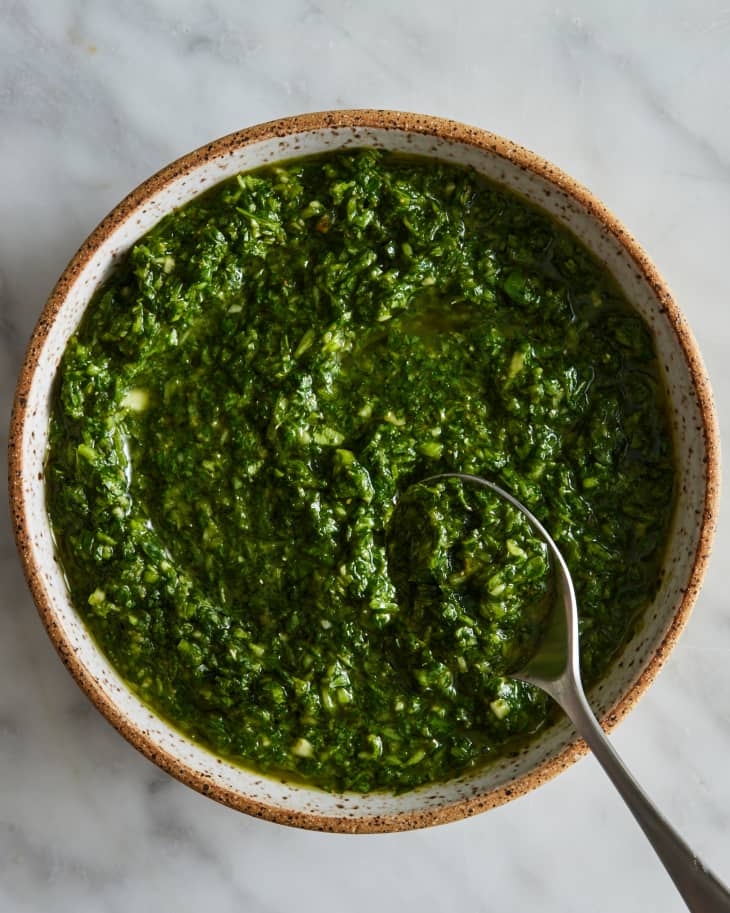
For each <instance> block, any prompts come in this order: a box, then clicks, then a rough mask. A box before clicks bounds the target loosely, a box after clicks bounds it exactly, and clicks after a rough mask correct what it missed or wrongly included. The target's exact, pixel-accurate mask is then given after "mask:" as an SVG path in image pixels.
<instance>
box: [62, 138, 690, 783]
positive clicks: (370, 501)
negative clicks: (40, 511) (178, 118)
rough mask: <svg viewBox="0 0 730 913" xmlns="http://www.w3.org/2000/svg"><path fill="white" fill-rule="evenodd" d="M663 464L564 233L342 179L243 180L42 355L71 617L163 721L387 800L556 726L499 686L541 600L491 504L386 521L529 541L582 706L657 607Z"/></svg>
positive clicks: (131, 257) (632, 364)
mask: <svg viewBox="0 0 730 913" xmlns="http://www.w3.org/2000/svg"><path fill="white" fill-rule="evenodd" d="M672 448H673V445H672V437H671V432H670V428H669V421H668V417H667V412H666V408H665V404H664V399H663V392H662V387H661V383H660V380H659V375H658V371H657V368H656V357H655V353H654V349H653V343H652V338H651V336H650V333H649V331H648V330H647V328H646V326H645V325H644V323H643V322H642V320H641V319H640V318H639V317H638V316H637V314H636V313H634V312H633V311H632V310H631V309H630V308H629V306H628V304H627V302H626V301H625V300H624V298H623V297H622V295H621V293H620V292H619V290H618V288H617V286H616V285H615V284H614V282H613V281H612V279H611V278H610V276H609V275H608V274H607V272H606V271H605V269H604V268H603V267H601V266H600V265H599V264H598V263H597V262H596V261H595V260H594V259H593V258H592V256H591V255H590V254H589V253H588V251H587V250H586V249H585V248H584V247H583V246H581V244H579V243H578V242H577V241H576V239H575V238H574V237H573V236H572V235H570V234H568V233H567V232H566V231H564V230H563V229H561V228H560V227H559V226H558V225H557V224H556V223H555V222H554V221H553V220H551V219H550V218H549V217H548V216H547V215H546V214H545V213H543V212H542V211H540V210H538V209H536V208H534V207H532V206H531V205H529V204H528V203H526V202H525V201H523V200H522V199H520V198H517V197H516V196H513V195H511V194H510V193H508V192H506V191H505V190H503V189H500V188H498V187H496V186H493V185H492V184H490V183H487V182H485V181H484V180H482V179H481V178H480V177H478V176H477V175H476V174H475V173H473V172H471V171H469V170H466V169H462V168H460V167H457V166H453V165H449V164H444V163H439V162H436V161H433V160H426V159H416V158H405V157H398V156H395V155H390V154H385V153H382V152H377V151H374V150H368V149H365V150H359V151H356V152H344V153H337V154H334V155H330V156H326V157H320V158H316V159H303V160H299V161H295V162H293V163H289V164H286V165H285V166H283V167H270V168H266V169H263V170H260V171H258V172H255V173H248V174H242V175H239V176H238V177H236V178H234V179H232V180H229V181H226V182H225V183H223V184H220V185H219V186H217V187H215V188H214V189H213V190H212V191H211V192H209V193H207V194H206V195H204V196H202V197H199V198H198V199H196V200H195V201H193V202H192V203H190V204H188V205H187V206H185V207H183V208H182V209H180V210H179V211H177V212H174V213H173V214H171V215H169V216H167V217H166V218H165V219H163V220H162V221H161V222H160V223H159V224H158V225H157V226H156V227H155V228H154V229H153V230H152V231H151V232H150V233H149V234H147V235H146V236H145V237H144V238H142V240H140V241H139V242H138V243H137V244H135V245H134V246H133V247H132V249H131V250H130V251H129V252H128V254H126V255H125V257H124V258H123V260H122V262H121V263H120V264H119V267H118V269H117V270H116V272H115V273H114V274H113V275H112V277H111V278H110V279H109V280H108V281H107V282H106V283H105V285H104V286H103V287H102V288H101V290H100V291H99V292H98V293H97V295H96V296H95V298H94V300H93V301H92V303H91V305H90V306H89V308H88V310H87V313H86V315H85V317H84V319H83V321H82V323H81V325H80V327H79V329H78V331H77V333H76V334H75V335H74V336H73V337H72V338H71V340H70V342H69V344H68V348H67V350H66V352H65V354H64V357H63V361H62V364H61V367H60V370H59V375H58V382H57V386H56V393H55V401H54V406H53V414H52V420H51V438H50V446H49V452H48V457H47V483H48V509H49V513H50V517H51V521H52V524H53V529H54V532H55V536H56V541H57V547H58V551H59V554H60V559H61V561H62V564H63V568H64V571H65V574H66V577H67V580H68V586H69V588H70V592H71V597H72V599H73V602H74V604H75V605H76V607H77V608H78V610H79V612H80V613H81V614H82V616H83V618H84V620H85V622H86V624H87V625H88V627H89V629H90V631H91V632H92V633H93V636H94V637H95V638H96V640H97V641H98V643H99V645H100V646H101V648H102V649H103V650H104V651H105V653H106V654H107V656H108V657H109V659H110V661H111V662H112V663H113V664H114V666H115V667H116V668H117V670H118V671H119V673H120V674H121V675H122V676H123V677H124V678H125V679H126V681H127V682H128V683H129V684H130V686H131V687H132V688H133V689H134V690H135V691H136V692H137V694H139V695H140V697H141V698H142V699H143V700H144V701H146V702H147V703H148V704H149V705H150V706H151V707H153V708H154V709H155V710H156V711H157V712H159V713H160V714H161V715H162V716H163V717H165V718H166V719H168V720H169V721H171V722H172V723H174V724H175V725H176V726H177V727H179V728H180V729H181V730H183V731H184V732H186V733H187V734H189V735H190V736H191V737H192V738H194V739H196V740H198V741H199V742H200V743H201V744H203V745H205V746H207V747H209V748H210V749H211V750H213V751H215V752H217V753H219V754H220V755H222V756H225V757H227V758H230V759H233V760H234V761H237V762H240V763H242V764H244V765H249V766H251V767H254V768H256V769H259V770H262V771H271V772H274V773H276V774H279V775H281V774H284V775H285V776H291V777H295V778H298V779H303V780H306V781H309V782H311V783H314V784H316V785H319V786H321V787H324V788H326V789H334V790H342V789H350V790H360V791H366V790H371V789H389V790H403V789H409V788H412V787H414V786H417V785H418V784H421V783H425V782H430V781H436V780H442V779H446V778H448V777H451V776H454V775H456V774H459V773H460V772H462V771H464V770H466V769H467V768H470V767H473V766H474V765H478V764H481V763H483V762H485V761H486V760H488V759H489V758H491V757H494V756H496V755H498V754H499V753H500V752H504V751H509V750H511V747H510V746H511V745H512V744H513V740H514V739H515V738H518V737H524V736H525V735H527V734H529V733H532V732H534V731H535V730H536V729H537V728H538V727H540V726H541V725H543V724H544V723H545V721H546V720H547V719H548V718H549V715H550V707H549V703H548V700H547V698H545V697H544V696H543V695H542V694H540V693H539V692H537V691H536V690H535V689H533V688H531V687H529V686H527V685H523V684H518V683H515V682H513V681H510V680H508V679H507V678H505V672H506V671H508V670H509V668H510V666H511V664H514V663H515V662H516V661H518V659H519V657H520V656H522V655H523V654H524V652H525V651H526V650H529V648H530V644H531V643H533V644H534V638H535V636H537V633H538V632H539V626H540V622H541V618H542V616H543V615H544V613H545V611H546V606H548V605H549V597H550V574H549V571H548V568H547V563H546V556H545V552H544V550H543V548H542V546H541V545H540V543H539V542H538V541H536V540H535V539H534V538H533V537H532V536H531V535H530V531H529V528H527V527H526V525H525V523H524V521H523V520H521V519H520V516H519V515H518V514H517V513H516V512H515V511H512V510H511V508H508V506H507V505H506V504H504V503H503V502H498V501H497V500H496V499H495V498H494V497H493V496H489V494H488V493H487V492H478V493H477V492H472V493H470V494H469V495H468V496H467V495H466V494H465V493H464V492H463V491H461V490H460V489H459V490H457V489H455V488H454V486H453V485H451V486H450V485H447V484H444V483H441V484H440V485H437V486H434V485H430V486H429V485H427V486H417V487H416V488H415V489H410V491H409V492H408V493H407V494H406V495H405V496H404V499H403V503H402V508H403V509H402V510H400V509H399V510H397V511H396V514H397V516H396V517H394V516H393V512H394V504H395V503H396V502H397V500H398V497H399V495H400V494H402V493H403V492H406V489H408V488H409V486H410V485H411V484H412V483H414V482H417V481H418V480H419V479H423V478H424V477H426V476H429V475H432V474H434V473H437V472H444V471H449V470H456V471H465V472H473V473H477V474H480V475H484V476H487V477H489V478H491V479H494V480H495V481H497V482H499V483H500V484H502V485H503V486H505V487H506V488H508V489H510V490H511V491H512V492H513V493H514V494H515V495H516V496H517V497H519V498H520V499H522V500H523V501H524V502H525V503H526V504H527V505H528V506H529V507H530V508H531V509H532V510H533V511H534V512H535V513H536V514H537V515H538V516H540V518H541V519H542V520H543V522H544V523H545V525H546V526H547V527H548V529H549V530H550V531H551V533H552V534H553V536H554V537H555V539H556V541H557V542H558V545H559V546H560V548H561V549H562V550H563V552H564V554H565V556H566V558H567V561H568V563H569V565H570V567H571V570H572V573H573V576H574V578H575V581H576V587H577V591H578V599H579V604H580V612H581V619H580V623H581V647H582V654H583V663H584V670H585V675H586V678H587V679H588V681H591V680H595V678H596V677H597V676H599V675H600V674H601V673H602V672H603V671H604V670H605V669H606V666H607V664H608V663H609V662H610V660H611V658H612V656H613V655H614V654H615V653H616V651H617V649H618V648H619V647H620V646H621V644H622V641H623V640H624V639H625V637H626V635H627V632H628V631H629V630H630V629H631V626H632V625H633V624H634V623H635V620H636V618H637V616H638V614H639V613H640V612H641V610H642V609H643V608H644V607H645V606H646V604H647V602H648V601H649V600H650V599H651V597H652V595H653V594H654V593H655V591H656V588H657V585H658V575H659V563H660V559H661V555H662V550H663V548H664V544H665V540H666V536H667V531H668V525H669V521H670V515H671V511H672V504H673V449H672ZM409 518H410V522H409ZM391 520H392V521H393V522H392V523H391Z"/></svg>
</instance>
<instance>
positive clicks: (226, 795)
mask: <svg viewBox="0 0 730 913" xmlns="http://www.w3.org/2000/svg"><path fill="white" fill-rule="evenodd" d="M359 128H364V129H367V128H374V129H380V130H392V131H399V132H410V133H418V134H423V135H426V136H433V137H435V138H439V139H446V140H449V141H452V142H456V143H459V144H462V145H467V146H473V147H476V148H477V149H481V150H483V151H485V152H488V153H489V154H491V155H493V156H497V157H500V158H503V159H505V160H507V161H508V162H510V163H512V164H514V165H517V166H518V167H519V168H521V169H523V170H526V171H530V172H533V173H534V174H535V175H537V176H538V177H540V178H543V179H545V180H547V181H549V182H551V183H552V184H554V185H556V186H557V188H559V189H560V190H562V191H563V192H565V193H567V194H568V195H570V196H571V197H572V198H573V199H574V200H576V201H577V202H578V203H579V204H580V205H581V206H582V207H583V209H584V210H585V211H586V212H587V213H588V214H589V215H590V216H592V217H593V218H595V219H596V220H597V221H598V222H600V223H601V225H602V226H603V228H604V229H605V230H607V231H608V232H609V233H610V234H611V235H612V236H613V237H614V238H615V240H616V241H617V242H618V243H619V244H620V245H621V246H622V248H623V249H624V250H625V252H626V253H627V254H628V256H629V257H630V259H631V261H632V262H633V264H634V266H635V267H636V269H637V271H638V272H640V273H641V275H642V277H643V278H644V279H645V280H646V281H647V282H648V284H649V285H650V287H651V289H652V291H653V292H654V294H655V296H656V298H657V300H658V301H659V302H660V305H661V308H662V310H663V311H664V313H665V315H666V317H667V319H668V322H669V324H670V325H671V327H672V329H673V331H674V333H675V335H676V337H677V340H678V342H679V346H680V349H681V351H682V353H683V356H684V358H685V361H686V365H687V369H688V372H689V376H690V378H691V382H692V386H693V388H694V391H695V394H696V397H697V404H698V407H699V412H700V419H701V428H700V430H701V434H702V437H703V444H704V448H705V479H704V481H705V501H704V505H703V509H702V517H701V520H700V532H699V537H698V543H697V549H696V552H695V556H694V563H693V566H692V570H691V572H690V574H689V579H688V583H687V587H686V590H685V592H684V595H683V598H682V601H681V603H680V605H679V607H678V609H677V611H676V613H675V615H674V617H673V619H672V622H671V625H670V627H669V630H668V631H667V633H666V635H665V637H664V639H663V641H662V642H661V644H660V645H659V646H658V648H657V649H656V651H655V653H654V655H653V656H652V657H651V659H650V661H649V663H648V665H647V667H646V668H645V669H644V671H643V672H642V673H641V675H640V676H639V678H638V679H637V680H636V682H635V683H634V685H633V686H632V687H631V688H630V689H629V691H628V692H627V693H626V694H624V696H623V697H622V698H620V700H619V701H618V702H617V703H616V704H615V706H613V707H612V708H611V709H610V710H609V711H608V713H606V714H605V715H604V718H603V719H602V721H601V725H602V726H603V728H604V730H606V731H607V732H608V731H610V730H611V729H613V727H614V726H615V725H616V724H617V723H618V722H619V721H620V720H621V719H622V718H623V717H624V716H625V715H626V714H627V713H628V712H629V711H630V710H631V709H632V708H633V706H634V705H635V704H636V702H637V701H638V699H639V698H640V697H641V695H642V694H643V693H644V692H645V691H646V689H647V688H648V686H649V685H650V684H651V682H652V681H653V680H654V678H655V677H656V675H657V674H658V672H659V671H660V669H661V668H662V666H663V665H664V662H665V661H666V658H667V656H668V655H669V653H670V652H671V651H672V649H673V648H674V646H675V644H676V642H677V639H678V637H679V635H680V633H681V631H682V630H683V628H684V626H685V625H686V623H687V620H688V618H689V616H690V613H691V610H692V606H693V605H694V603H695V600H696V599H697V596H698V593H699V590H700V587H701V584H702V579H703V577H704V574H705V571H706V569H707V564H708V560H709V556H710V547H711V543H712V538H713V535H714V532H715V528H716V522H717V508H718V502H719V488H720V446H719V429H718V420H717V416H716V412H715V407H714V403H713V397H712V391H711V388H710V383H709V378H708V376H707V372H706V369H705V367H704V363H703V360H702V356H701V355H700V352H699V349H698V347H697V343H696V342H695V339H694V337H693V335H692V332H691V330H690V329H689V327H688V325H687V322H686V320H685V318H684V316H683V315H682V313H681V311H680V310H679V307H678V306H677V304H676V302H675V300H674V297H673V296H672V293H671V292H670V290H669V288H668V286H667V284H666V282H665V281H664V279H663V278H662V276H661V275H660V273H659V271H658V270H657V268H656V267H655V266H654V264H653V263H652V261H651V260H650V258H649V257H648V255H647V254H646V252H645V251H644V249H643V248H642V247H641V246H640V245H639V243H638V242H637V241H636V239H635V238H634V237H633V235H631V234H630V233H629V232H628V231H627V230H626V228H625V227H624V226H623V224H622V223H621V222H620V221H619V220H618V219H617V218H616V217H615V216H614V215H613V213H612V212H610V211H609V209H608V208H607V207H606V206H605V205H604V204H603V203H601V202H600V200H598V199H597V198H596V197H595V196H594V195H593V194H592V193H591V192H590V191H589V190H588V189H587V188H586V187H584V186H583V185H582V184H581V183H580V182H578V181H576V180H575V179H574V178H572V177H570V176H569V175H567V174H566V173H565V172H563V171H562V170H561V169H559V168H557V167H556V166H555V165H553V164H551V163H550V162H549V161H547V160H546V159H544V158H542V157H541V156H539V155H537V154H536V153H534V152H531V151H530V150H528V149H526V148H524V147H523V146H520V145H518V144H516V143H514V142H512V141H510V140H508V139H505V138H503V137H501V136H498V135H496V134H494V133H491V132H489V131H487V130H484V129H481V128H478V127H473V126H469V125H467V124H463V123H460V122H458V121H454V120H449V119H446V118H441V117H434V116H430V115H423V114H414V113H410V112H402V111H392V110H380V109H370V108H364V109H346V110H329V111H320V112H314V113H310V114H304V115H296V116H292V117H286V118H282V119H279V120H273V121H268V122H266V123H262V124H258V125H255V126H252V127H248V128H246V129H244V130H239V131H236V132H234V133H230V134H228V135H226V136H223V137H221V138H219V139H217V140H214V141H213V142H210V143H208V144H206V145H204V146H201V147H200V148H198V149H196V150H194V151H192V152H190V153H188V154H186V155H183V156H182V157H180V158H178V159H176V160H175V161H173V162H172V163H170V164H169V165H166V166H165V167H164V168H162V169H161V170H159V171H158V172H156V173H155V174H154V175H152V177H150V178H148V179H147V180H145V181H143V182H142V183H141V184H139V185H138V186H137V187H136V188H135V189H134V190H132V191H131V192H130V193H129V194H128V195H127V196H126V197H125V198H124V199H123V200H122V201H121V202H120V203H119V204H118V205H117V206H115V207H114V209H113V210H112V211H111V212H110V213H109V214H108V215H107V216H106V217H105V218H104V219H103V220H102V221H101V222H100V223H99V225H98V226H97V227H96V228H95V229H94V230H93V231H92V232H91V234H90V235H89V236H88V238H87V239H86V240H85V241H84V242H83V244H82V245H81V247H80V248H79V250H78V251H77V252H76V253H75V254H74V256H73V257H72V258H71V261H70V262H69V264H68V266H67V267H66V268H65V270H64V271H63V273H62V274H61V277H60V278H59V280H58V282H57V283H56V285H55V287H54V288H53V291H52V292H51V294H50V297H49V298H48V301H47V303H46V304H45V306H44V308H43V311H42V312H41V315H40V317H39V318H38V321H37V323H36V326H35V329H34V331H33V334H32V336H31V339H30V342H29V344H28V347H27V350H26V353H25V357H24V361H23V364H22V367H21V370H20V374H19V378H18V383H17V387H16V391H15V398H14V402H13V409H12V414H11V421H10V432H9V446H8V473H9V476H8V481H9V485H8V488H9V499H10V510H11V517H12V525H13V531H14V535H15V541H16V545H17V549H18V552H19V555H20V558H21V563H22V566H23V572H24V575H25V578H26V581H27V583H28V586H29V588H30V591H31V594H32V597H33V600H34V602H35V604H36V607H37V609H38V612H39V615H40V617H41V620H42V622H43V624H44V626H45V628H46V631H47V633H48V635H49V637H50V639H51V641H52V643H53V645H54V647H55V649H56V651H57V653H58V654H59V656H60V658H61V660H62V662H63V664H64V665H65V666H66V668H67V669H68V670H69V672H70V673H71V675H72V676H73V678H74V679H75V681H76V683H77V684H78V685H79V686H80V687H81V689H82V690H83V691H84V692H85V693H86V695H87V697H89V699H90V700H91V701H92V703H93V704H94V705H95V706H96V708H97V709H98V710H99V711H100V712H101V713H102V715H103V716H104V717H106V719H107V720H108V721H109V722H110V723H111V724H112V726H114V727H115V728H116V729H117V731H118V732H119V733H120V734H121V735H122V736H124V738H125V739H126V740H127V741H128V742H130V744H132V745H133V746H134V747H135V748H136V749H137V750H138V751H140V752H141V753H142V754H143V755H145V757H147V758H148V759H149V760H151V761H153V762H154V763H155V764H157V765H158V766H159V767H160V768H162V770H164V771H166V772H167V773H168V774H170V775H171V776H173V777H175V778H176V779H178V780H180V781H181V782H183V783H185V784H186V785H187V786H190V787H192V788H193V789H195V790H197V791H198V792H200V793H202V794H204V795H207V796H209V797H211V798H213V799H215V800H216V801H218V802H221V803H222V804H224V805H227V806H230V807H231V808H234V809H237V810H239V811H243V812H247V813H248V814H250V815H253V816H255V817H259V818H264V819H267V820H269V821H273V822H276V823H279V824H286V825H290V826H296V827H302V828H307V829H310V830H319V831H331V832H342V833H380V832H392V831H403V830H411V829H414V828H418V827H426V826H431V825H436V824H443V823H446V822H449V821H454V820H458V819H461V818H464V817H468V816H471V815H474V814H476V813H478V812H482V811H486V810H488V809H490V808H494V807H496V806H499V805H502V804H504V803H505V802H508V801H510V800H511V799H513V798H516V797H517V796H520V795H524V794H525V793H527V792H530V791H531V790H533V789H535V788H536V787H537V786H539V785H541V784H542V783H544V782H546V781H548V780H550V779H552V778H553V777H554V776H556V775H557V774H558V773H559V772H560V771H562V770H564V769H565V768H567V767H569V766H570V765H571V764H573V763H574V762H575V761H576V760H578V759H579V758H580V757H581V756H582V755H584V754H585V753H586V751H587V750H588V749H587V746H586V744H585V742H583V740H582V739H576V740H575V741H573V742H572V743H570V744H569V745H567V746H566V747H565V748H564V749H563V750H562V751H561V752H560V754H559V755H557V756H556V757H554V758H552V759H550V760H548V761H545V762H543V763H542V764H541V765H539V766H538V767H536V768H535V769H534V770H532V771H530V772H529V773H526V774H524V775H522V776H521V777H520V778H519V779H518V780H516V781H514V782H513V783H511V784H509V785H508V786H507V787H504V786H501V787H497V788H495V789H493V790H490V791H489V792H487V793H482V794H478V795H475V796H471V797H467V798H462V799H459V800H456V801H454V802H450V803H445V804H444V805H440V806H438V807H434V808H430V809H426V810H421V811H406V812H394V813H392V814H390V813H388V814H383V815H363V816H361V817H336V816H330V815H324V814H317V813H313V812H305V811H293V810H287V809H285V808H282V807H278V806H275V805H269V804H268V803H265V802H262V801H260V800H258V799H253V798H252V797H250V796H247V795H245V794H243V793H240V792H238V791H236V790H235V789H229V788H227V787H222V786H219V785H218V784H215V783H212V782H210V781H209V780H208V779H207V778H206V777H205V776H204V775H203V774H202V773H201V772H199V771H196V770H194V769H193V768H192V767H190V766H188V765H187V764H186V763H184V762H183V761H181V760H180V759H179V758H177V757H176V756H175V755H174V754H172V753H170V752H168V751H166V750H163V749H161V748H160V747H159V746H158V745H157V744H155V743H154V742H153V741H152V740H151V739H150V738H149V737H148V736H147V735H146V734H145V732H144V731H143V730H142V729H140V728H139V727H138V726H136V725H135V724H133V723H131V722H130V721H129V719H128V718H127V717H126V716H125V715H124V713H123V712H122V711H121V710H120V709H119V708H118V707H117V705H116V704H115V703H114V702H113V701H112V700H111V699H110V698H109V697H108V696H107V695H106V694H105V693H104V691H103V690H102V688H101V685H100V684H99V683H98V682H97V681H96V680H95V679H94V678H93V677H92V676H91V675H90V674H89V673H88V672H87V671H86V669H85V667H84V665H83V663H82V662H81V660H80V659H79V658H78V657H77V656H76V654H75V653H74V651H73V650H72V648H71V646H70V644H69V643H68V641H67V640H66V638H65V636H64V634H63V631H62V630H61V628H60V626H59V625H58V623H57V621H56V618H55V613H54V610H53V606H52V605H51V601H50V600H49V598H48V596H47V594H46V591H45V587H44V584H43V580H42V573H41V571H42V569H41V568H40V567H39V566H38V565H37V563H36V562H35V559H34V557H33V554H32V549H31V547H30V540H31V531H30V527H29V519H28V515H27V511H26V502H25V496H24V483H25V482H26V481H27V480H26V479H25V469H24V452H23V447H22V442H23V433H24V426H25V422H26V419H27V418H28V413H27V408H26V407H27V401H28V393H29V390H30V388H31V385H32V384H33V380H34V377H35V373H36V370H37V368H38V366H39V362H40V356H41V352H42V349H43V344H44V342H45V340H46V338H47V336H48V334H49V332H50V329H51V327H52V325H53V323H54V321H55V319H56V317H57V315H58V313H59V311H60V309H61V307H62V305H63V303H64V301H65V299H66V297H67V296H68V294H69V292H70V290H71V288H72V287H73V285H74V282H75V280H76V278H77V276H78V275H79V273H80V272H81V271H82V270H83V268H84V267H85V266H86V264H87V263H88V261H89V260H90V259H91V257H93V256H94V254H95V253H96V251H97V249H98V248H99V247H100V246H101V245H102V244H103V243H104V242H105V241H106V239H107V238H108V237H109V235H110V234H111V232H112V231H114V229H116V228H117V227H118V226H119V225H120V224H121V223H122V222H124V221H126V220H127V218H129V216H130V215H131V214H132V213H133V212H135V211H136V210H137V209H138V208H139V207H140V206H143V205H144V203H145V202H146V201H147V200H149V199H150V198H151V197H152V196H153V195H155V194H157V193H158V192H160V191H161V190H162V189H163V188H165V187H166V186H168V185H169V184H170V183H172V182H173V181H175V180H177V179H178V178H180V177H182V176H184V175H186V174H188V173H190V172H191V171H193V170H195V169H196V168H198V167H199V166H201V165H203V164H204V163H205V162H207V161H210V160H214V159H218V158H220V157H222V156H224V155H227V154H230V153H231V152H233V151H236V150H239V149H241V148H243V147H245V146H248V145H252V144H255V143H258V142H261V141H263V140H269V139H274V138H283V137H287V136H289V135H291V134H295V133H306V132H316V131H322V130H337V129H352V130H357V129H359ZM97 649H98V648H97Z"/></svg>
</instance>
